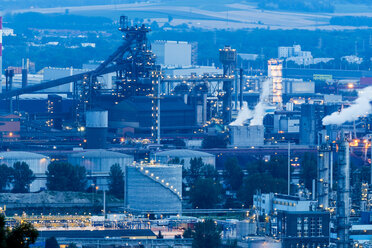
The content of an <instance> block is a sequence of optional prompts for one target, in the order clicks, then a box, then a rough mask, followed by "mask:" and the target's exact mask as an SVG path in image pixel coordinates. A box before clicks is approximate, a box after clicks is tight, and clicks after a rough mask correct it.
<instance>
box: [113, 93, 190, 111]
mask: <svg viewBox="0 0 372 248" xmlns="http://www.w3.org/2000/svg"><path fill="white" fill-rule="evenodd" d="M151 100H152V99H151V98H150V97H146V96H139V97H131V98H130V99H127V100H124V101H122V102H120V103H119V104H117V105H115V106H114V107H113V108H112V110H114V111H115V110H119V111H132V112H137V111H151V108H152V103H151ZM160 106H161V110H162V111H185V110H193V108H192V107H191V106H189V105H187V104H185V103H184V102H183V101H182V98H181V97H179V96H164V97H163V98H162V99H161V100H160Z"/></svg>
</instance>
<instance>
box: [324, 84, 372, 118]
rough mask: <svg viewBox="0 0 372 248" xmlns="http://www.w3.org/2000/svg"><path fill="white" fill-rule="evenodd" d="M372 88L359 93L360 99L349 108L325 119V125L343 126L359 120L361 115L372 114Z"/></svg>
mask: <svg viewBox="0 0 372 248" xmlns="http://www.w3.org/2000/svg"><path fill="white" fill-rule="evenodd" d="M370 101H372V86H369V87H367V88H364V89H362V90H361V91H359V94H358V98H357V99H356V100H355V102H354V103H353V104H352V105H351V106H350V107H348V108H345V109H343V110H341V112H334V113H332V114H330V115H328V116H326V117H324V118H323V120H322V121H323V125H341V124H343V123H345V122H348V121H354V120H357V119H358V118H359V117H360V116H361V115H366V114H370V113H372V106H371V103H370Z"/></svg>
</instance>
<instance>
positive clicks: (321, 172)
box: [317, 130, 333, 209]
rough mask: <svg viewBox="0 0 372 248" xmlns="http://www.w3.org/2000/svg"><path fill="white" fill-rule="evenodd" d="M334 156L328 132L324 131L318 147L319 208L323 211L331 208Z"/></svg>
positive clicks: (321, 133)
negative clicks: (331, 170) (331, 172)
mask: <svg viewBox="0 0 372 248" xmlns="http://www.w3.org/2000/svg"><path fill="white" fill-rule="evenodd" d="M332 156H333V154H332V149H331V145H330V143H329V140H328V136H326V130H322V131H321V132H320V133H319V146H318V168H317V199H318V204H319V207H320V208H323V209H327V208H328V206H329V191H330V183H331V175H330V168H331V162H332Z"/></svg>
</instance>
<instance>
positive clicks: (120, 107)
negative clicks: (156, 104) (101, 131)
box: [109, 96, 197, 137]
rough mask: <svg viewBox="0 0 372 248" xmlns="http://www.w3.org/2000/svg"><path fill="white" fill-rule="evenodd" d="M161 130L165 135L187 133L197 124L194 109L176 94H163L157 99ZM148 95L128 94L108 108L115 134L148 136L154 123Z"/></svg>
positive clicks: (111, 126)
mask: <svg viewBox="0 0 372 248" xmlns="http://www.w3.org/2000/svg"><path fill="white" fill-rule="evenodd" d="M160 104H161V108H160V123H161V134H162V135H163V137H164V135H167V136H174V135H183V134H190V133H192V132H193V130H194V129H196V128H197V126H196V123H195V121H196V120H195V110H194V108H193V107H192V106H189V105H187V104H185V103H184V101H183V99H182V98H181V97H178V96H166V97H164V98H162V99H161V100H160ZM152 107H153V106H152V104H151V98H149V97H131V98H130V99H128V100H124V101H122V102H120V103H118V104H116V105H114V106H113V107H112V108H111V109H110V110H109V128H110V129H116V130H117V134H118V135H123V136H125V135H130V136H134V137H140V136H141V137H151V130H152V128H155V127H153V125H154V122H153V117H152V115H153V111H152Z"/></svg>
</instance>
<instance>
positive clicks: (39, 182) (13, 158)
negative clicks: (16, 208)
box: [0, 152, 50, 192]
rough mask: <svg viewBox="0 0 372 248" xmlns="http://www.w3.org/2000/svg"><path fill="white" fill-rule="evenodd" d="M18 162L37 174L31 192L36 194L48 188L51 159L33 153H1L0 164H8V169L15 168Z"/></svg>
mask: <svg viewBox="0 0 372 248" xmlns="http://www.w3.org/2000/svg"><path fill="white" fill-rule="evenodd" d="M16 162H25V163H26V164H28V166H29V167H30V170H32V172H33V173H34V174H35V177H36V179H35V181H33V183H31V185H30V192H36V191H39V190H40V189H43V188H44V189H45V188H46V186H45V185H46V175H45V172H46V171H47V168H48V165H49V163H50V159H49V157H46V156H44V155H41V154H37V153H32V152H1V153H0V164H6V165H7V166H8V167H13V165H14V163H16Z"/></svg>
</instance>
